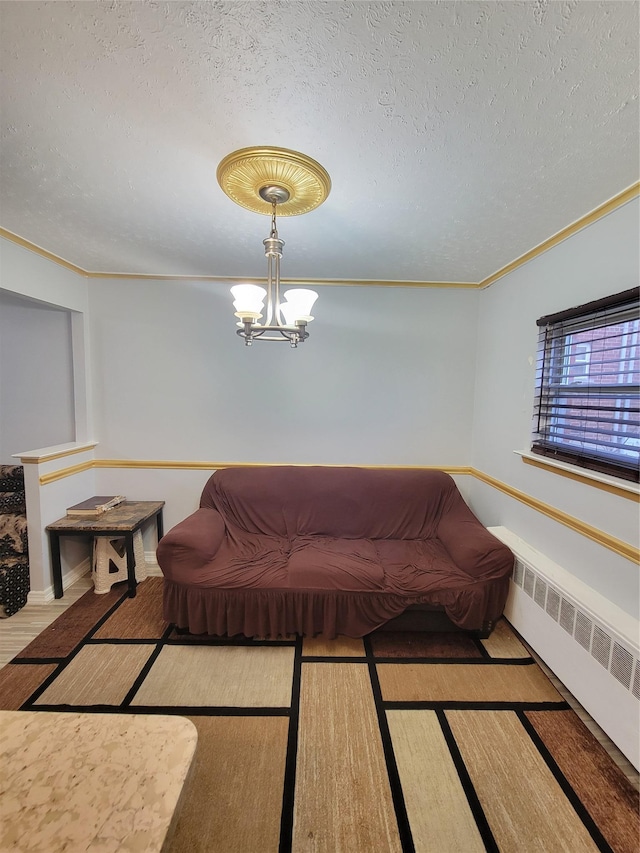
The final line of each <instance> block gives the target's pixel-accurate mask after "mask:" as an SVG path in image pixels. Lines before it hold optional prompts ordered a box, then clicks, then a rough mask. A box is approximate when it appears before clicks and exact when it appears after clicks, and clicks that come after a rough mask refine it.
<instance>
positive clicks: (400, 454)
mask: <svg viewBox="0 0 640 853" xmlns="http://www.w3.org/2000/svg"><path fill="white" fill-rule="evenodd" d="M319 291H320V298H319V299H318V302H317V303H316V307H315V308H314V313H315V316H316V319H315V320H314V322H313V323H312V324H311V326H310V332H311V337H310V338H309V340H308V341H306V342H305V343H304V344H303V345H301V346H299V347H298V349H297V350H291V349H290V347H288V346H287V345H286V344H282V345H281V344H268V343H255V344H254V345H253V346H252V347H245V346H244V344H243V342H242V341H241V339H240V338H238V337H237V336H236V334H235V328H236V327H235V325H234V324H235V319H234V317H233V309H232V305H231V302H232V300H231V296H230V294H229V289H228V287H224V286H222V285H220V284H217V283H207V282H201V283H197V282H189V281H126V280H117V279H114V280H109V281H91V282H90V283H89V295H90V297H89V298H90V317H91V338H92V347H93V353H94V364H93V385H94V389H95V394H96V425H97V431H96V434H97V435H98V436H99V440H100V445H99V448H98V456H99V457H101V458H115V459H123V458H124V459H137V460H141V459H142V460H144V459H152V460H153V459H155V460H201V461H206V460H215V461H227V462H280V463H284V464H286V463H299V462H303V463H341V464H388V465H393V464H397V465H403V464H409V465H411V464H425V465H443V466H448V465H466V464H468V463H469V459H470V448H471V425H472V415H473V387H474V361H475V347H476V323H477V302H478V295H479V294H478V293H477V292H476V291H469V290H461V289H451V290H444V289H411V288H382V287H380V288H361V287H329V286H327V287H321V288H319ZM131 476H132V474H131V472H129V473H128V474H127V479H128V482H129V483H130V484H131V485H134V484H133V483H131ZM150 476H151V475H150V474H149V473H146V472H139V478H138V480H137V481H136V482H139V483H140V489H141V490H145V491H146V492H147V494H148V490H149V485H148V484H149V477H150ZM200 481H202V482H203V481H204V478H203V477H200ZM143 482H144V483H145V484H146V485H145V486H143V485H142V484H143ZM100 483H101V484H102V483H104V484H107V483H109V489H108V490H113V487H114V478H113V475H112V474H111V475H109V474H108V473H107V472H101V473H100ZM158 486H159V487H160V486H161V482H160V480H158ZM116 491H117V489H116ZM149 496H151V495H149ZM154 497H156V498H157V499H162V498H164V499H166V500H167V503H168V509H167V511H168V516H169V520H170V521H173V520H174V518H175V519H176V520H177V516H178V515H180V513H181V512H183V511H184V514H186V511H187V506H186V504H181V507H180V509H179V510H177V511H176V513H174V512H173V510H172V507H171V505H170V504H171V503H172V502H173V501H174V500H176V499H177V498H175V497H174V495H173V494H172V493H162V494H161V493H160V492H158V493H157V494H155V495H154ZM189 511H190V509H189Z"/></svg>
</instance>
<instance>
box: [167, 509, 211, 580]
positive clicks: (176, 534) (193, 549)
mask: <svg viewBox="0 0 640 853" xmlns="http://www.w3.org/2000/svg"><path fill="white" fill-rule="evenodd" d="M224 536H225V524H224V520H223V518H222V516H221V515H220V513H219V512H218V511H217V510H215V509H208V508H207V509H203V508H201V509H198V510H196V511H195V512H194V513H192V514H191V515H189V516H187V518H185V519H184V521H181V522H179V523H178V524H176V526H175V527H172V528H171V530H169V532H168V533H166V534H165V535H164V536H163V537H162V539H161V540H160V542H159V543H158V549H157V551H156V555H157V559H158V565H159V566H160V568H161V569H162V572H163V574H164V575H165V576H166V577H169V578H171V579H172V580H178V577H177V575H179V574H180V573H181V571H182V570H186V571H188V570H191V569H198V568H200V567H201V566H204V565H206V563H208V562H210V561H211V560H212V559H213V558H214V557H215V555H216V553H217V552H218V549H219V548H220V545H221V544H222V540H223V539H224Z"/></svg>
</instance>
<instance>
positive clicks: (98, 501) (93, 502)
mask: <svg viewBox="0 0 640 853" xmlns="http://www.w3.org/2000/svg"><path fill="white" fill-rule="evenodd" d="M125 500H126V498H125V497H124V495H94V496H93V497H92V498H89V499H88V500H86V501H82V503H79V504H75V505H74V506H70V507H69V508H68V509H67V515H70V516H74V515H78V516H84V517H85V518H97V517H98V516H99V515H102V513H103V512H107V511H108V510H110V509H113V507H114V506H118V504H121V503H123V502H124V501H125Z"/></svg>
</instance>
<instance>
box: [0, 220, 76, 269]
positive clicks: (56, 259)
mask: <svg viewBox="0 0 640 853" xmlns="http://www.w3.org/2000/svg"><path fill="white" fill-rule="evenodd" d="M0 237H4V239H5V240H10V241H11V242H12V243H15V244H16V245H17V246H22V248H23V249H28V250H29V251H30V252H33V253H34V255H40V257H41V258H46V259H47V260H48V261H53V263H54V264H58V265H59V266H61V267H65V269H68V270H71V272H75V273H77V274H78V275H81V276H84V277H85V278H88V277H89V276H90V275H91V273H88V272H87V271H86V270H83V269H82V267H79V266H76V264H72V263H71V262H70V261H66V260H65V259H64V258H61V257H60V256H59V255H54V254H53V252H49V251H47V250H46V249H43V248H42V246H37V245H36V244H35V243H30V242H29V240H25V239H24V237H20V236H19V235H18V234H14V233H13V231H7V229H6V228H0Z"/></svg>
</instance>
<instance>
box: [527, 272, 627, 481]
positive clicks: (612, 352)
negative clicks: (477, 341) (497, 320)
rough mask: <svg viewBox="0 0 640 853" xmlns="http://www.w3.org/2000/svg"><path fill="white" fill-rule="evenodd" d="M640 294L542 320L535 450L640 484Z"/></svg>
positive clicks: (596, 303)
mask: <svg viewBox="0 0 640 853" xmlns="http://www.w3.org/2000/svg"><path fill="white" fill-rule="evenodd" d="M639 295H640V288H637V287H636V288H633V289H632V290H627V291H625V292H624V293H618V294H616V295H615V296H610V297H607V298H606V299H599V300H597V301H596V302H590V303H588V304H587V305H580V306H578V307H577V308H571V309H569V310H568V311H561V312H560V313H558V314H550V315H548V316H546V317H541V318H540V319H539V320H538V326H539V329H540V334H539V337H538V361H537V365H536V400H535V411H534V426H533V443H532V447H531V449H532V451H533V452H534V453H539V454H542V455H543V456H552V457H554V458H555V459H559V460H563V461H566V462H572V463H574V464H575V465H580V466H582V467H583V468H591V469H593V470H596V471H600V472H602V473H605V474H614V475H615V476H618V477H623V478H624V479H627V480H635V481H638V479H639V477H638V470H639V468H638V462H639V460H640V394H639V386H640V346H639V343H640V340H639V339H640V319H639Z"/></svg>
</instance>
